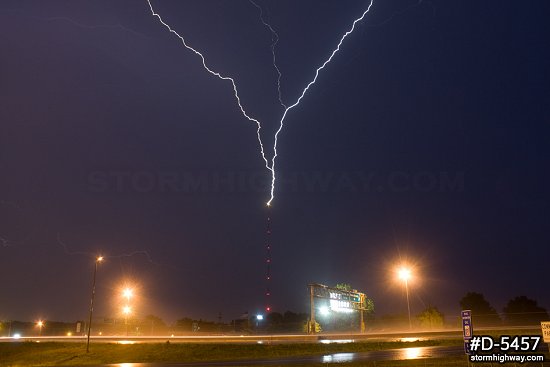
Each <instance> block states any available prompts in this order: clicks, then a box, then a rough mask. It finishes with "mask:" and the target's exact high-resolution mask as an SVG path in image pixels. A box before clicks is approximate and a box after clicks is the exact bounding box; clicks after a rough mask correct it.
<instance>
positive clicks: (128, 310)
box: [122, 305, 132, 336]
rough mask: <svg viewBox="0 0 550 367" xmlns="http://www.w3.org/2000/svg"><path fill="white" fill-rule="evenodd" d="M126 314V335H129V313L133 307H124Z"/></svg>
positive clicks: (123, 311)
mask: <svg viewBox="0 0 550 367" xmlns="http://www.w3.org/2000/svg"><path fill="white" fill-rule="evenodd" d="M122 313H123V314H124V324H125V325H126V336H128V315H129V314H131V313H132V308H131V307H130V306H128V305H126V306H124V307H123V308H122Z"/></svg>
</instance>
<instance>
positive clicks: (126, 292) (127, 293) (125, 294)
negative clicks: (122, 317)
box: [122, 288, 134, 304]
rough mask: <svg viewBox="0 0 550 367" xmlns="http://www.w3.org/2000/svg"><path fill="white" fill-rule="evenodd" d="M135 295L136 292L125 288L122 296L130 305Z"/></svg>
mask: <svg viewBox="0 0 550 367" xmlns="http://www.w3.org/2000/svg"><path fill="white" fill-rule="evenodd" d="M133 295H134V291H133V290H132V289H131V288H124V290H123V291H122V296H123V297H125V298H126V303H127V304H128V303H130V298H132V296H133Z"/></svg>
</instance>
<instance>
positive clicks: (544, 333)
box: [540, 321, 550, 350]
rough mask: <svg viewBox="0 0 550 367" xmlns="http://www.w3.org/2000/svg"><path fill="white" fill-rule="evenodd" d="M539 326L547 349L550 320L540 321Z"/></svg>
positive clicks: (549, 345) (549, 340)
mask: <svg viewBox="0 0 550 367" xmlns="http://www.w3.org/2000/svg"><path fill="white" fill-rule="evenodd" d="M540 328H541V330H542V338H543V339H544V342H545V343H547V344H548V350H550V321H541V322H540Z"/></svg>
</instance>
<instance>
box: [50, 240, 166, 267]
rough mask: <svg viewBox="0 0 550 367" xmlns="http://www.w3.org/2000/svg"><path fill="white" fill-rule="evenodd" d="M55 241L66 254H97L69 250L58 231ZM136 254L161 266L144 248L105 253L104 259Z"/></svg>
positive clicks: (93, 255)
mask: <svg viewBox="0 0 550 367" xmlns="http://www.w3.org/2000/svg"><path fill="white" fill-rule="evenodd" d="M57 243H58V244H59V245H60V246H61V247H62V248H63V251H64V252H65V254H67V255H71V256H72V255H78V256H86V257H89V258H91V259H95V258H96V257H97V254H93V253H91V252H84V251H71V250H69V247H68V246H67V244H66V243H65V242H63V241H62V239H61V234H60V233H59V232H58V233H57ZM136 255H143V256H145V258H146V259H147V261H148V262H149V263H151V264H153V265H157V266H162V264H159V263H157V262H155V261H153V258H152V257H151V255H150V254H149V252H147V251H145V250H137V251H132V252H130V253H122V254H118V255H105V256H104V257H105V258H106V259H120V258H123V257H132V256H136Z"/></svg>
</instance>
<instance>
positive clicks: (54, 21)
mask: <svg viewBox="0 0 550 367" xmlns="http://www.w3.org/2000/svg"><path fill="white" fill-rule="evenodd" d="M152 3H153V5H154V7H155V9H156V10H157V11H158V12H159V13H160V14H161V15H162V16H163V18H164V20H165V21H166V22H168V23H169V24H170V25H171V26H172V27H173V28H174V29H176V30H177V31H178V32H179V33H180V34H181V35H183V36H184V37H185V38H186V39H187V41H188V42H189V44H190V45H192V46H193V47H195V48H196V49H198V50H200V51H201V52H203V53H204V54H205V57H206V59H207V62H208V64H209V66H210V67H211V68H212V69H214V70H216V71H219V72H221V73H222V74H224V75H228V76H231V77H233V78H235V80H236V81H237V84H238V87H239V92H240V95H241V98H242V103H243V105H244V107H245V108H246V110H247V111H248V112H249V113H250V114H251V115H252V116H254V117H256V118H258V119H260V120H261V121H262V123H263V124H264V129H263V130H262V138H263V140H264V143H265V145H266V154H268V156H271V155H272V154H273V149H272V145H273V133H274V131H275V130H276V128H277V127H278V121H279V119H280V117H281V114H282V112H283V109H282V107H281V106H280V105H279V103H278V100H277V87H276V80H277V74H276V72H275V70H274V68H273V65H272V59H271V57H272V55H271V51H270V44H271V41H272V39H271V34H270V32H269V30H268V29H267V28H266V27H264V26H263V25H262V23H261V22H260V18H259V13H258V9H256V8H255V7H254V6H253V5H252V4H251V3H250V2H249V1H248V0H225V1H222V0H209V1H203V0H181V1H175V0H152ZM258 3H259V4H261V5H262V6H263V7H264V9H265V12H266V15H265V16H266V19H268V20H269V22H270V23H271V24H272V26H273V27H274V28H275V29H276V30H277V31H278V33H279V36H280V41H279V44H278V45H277V59H278V65H279V67H280V69H281V72H282V74H283V76H282V79H281V83H282V96H283V100H284V102H285V103H287V104H291V103H294V102H295V101H296V99H297V98H298V96H299V95H300V93H301V91H302V90H303V88H304V86H305V85H306V84H307V83H308V82H309V81H310V80H311V79H312V78H313V76H314V73H315V69H316V68H317V67H318V66H320V65H321V64H322V62H323V61H325V60H326V59H327V57H328V56H329V55H330V52H331V51H332V50H333V49H334V48H335V46H336V45H337V43H338V41H339V39H340V38H341V36H342V35H343V33H344V32H345V31H346V30H347V29H349V27H350V26H351V23H352V22H353V20H354V19H356V18H357V17H359V16H360V15H361V13H362V12H363V11H364V10H365V9H366V7H367V6H368V3H369V2H368V1H365V0H349V1H337V0H326V1H319V0H301V1H287V0H277V1H275V0H264V1H260V0H258ZM549 16H550V3H549V2H548V1H546V0H538V1H536V0H533V1H528V2H518V1H508V0H504V1H420V2H416V1H409V0H407V1H404V0H377V1H375V2H374V5H373V7H372V9H371V12H370V13H369V14H368V15H367V16H366V18H365V20H364V21H363V22H361V23H359V24H358V25H357V28H356V30H355V32H354V33H353V34H352V35H350V36H349V37H348V38H347V39H346V40H345V42H344V44H343V45H342V48H341V51H340V53H338V54H337V55H336V57H335V58H334V59H333V62H332V63H330V64H329V65H328V66H327V67H326V68H325V69H324V70H323V72H322V73H321V75H320V77H319V79H318V81H317V83H316V84H315V85H314V86H313V87H312V88H311V89H310V91H309V93H308V94H307V95H306V97H305V98H304V99H303V100H302V103H301V104H300V106H299V107H297V108H296V109H294V110H292V111H291V112H290V113H289V116H288V118H287V120H286V126H285V128H284V130H283V131H282V133H281V135H280V140H279V145H278V153H279V156H278V160H277V164H278V166H277V174H278V175H279V181H278V184H277V186H276V196H275V200H274V202H273V206H272V207H271V209H270V210H269V212H270V215H271V218H272V228H273V234H272V244H273V254H272V256H273V261H272V278H273V279H272V299H273V300H272V306H273V309H274V310H276V311H282V312H284V311H285V310H288V309H290V310H294V311H301V312H306V311H307V309H308V301H309V300H308V293H307V284H308V283H310V282H317V283H323V284H328V285H335V284H336V283H342V282H345V283H350V284H351V285H352V286H354V287H355V288H357V289H359V290H362V291H364V292H366V293H367V295H368V296H369V297H371V298H372V299H373V300H374V302H375V306H376V310H377V315H384V314H389V313H405V312H406V303H405V299H404V291H403V286H402V284H399V283H397V282H396V281H395V280H394V279H393V278H394V273H392V271H393V267H394V266H395V264H396V263H398V262H399V261H404V262H408V263H410V264H413V265H415V279H414V280H413V281H411V288H410V289H411V295H412V298H411V308H412V312H413V314H416V313H419V312H420V311H421V310H422V309H423V308H424V307H425V305H428V304H433V305H435V306H437V307H438V308H440V309H441V310H442V311H443V312H444V313H445V314H446V315H448V316H454V315H456V314H457V313H458V312H459V303H458V302H459V300H460V298H461V297H462V296H463V295H464V294H465V293H466V292H468V291H477V292H481V293H483V294H484V295H485V296H486V298H487V299H488V300H489V301H490V302H491V304H492V305H493V306H494V307H495V308H497V309H498V310H502V307H503V306H504V305H505V303H506V302H507V300H509V299H510V298H512V297H515V296H518V295H526V296H528V297H530V298H534V299H536V300H537V301H538V302H539V304H540V305H542V306H544V307H546V308H550V295H549V294H548V292H547V290H548V279H547V277H545V276H544V274H545V270H544V269H545V268H547V267H548V259H549V256H550V231H549V230H548V226H549V220H550V194H549V191H548V187H550V174H549V173H548V167H549V161H550V144H549V136H550V90H549V88H550V87H549V86H550V69H549V67H548V66H549V64H550V41H549V37H548V34H550V33H549V29H548V28H549V26H548V17H549ZM0 50H1V51H0V52H1V56H0V167H1V171H0V172H1V176H2V178H1V180H0V237H1V238H2V240H1V242H0V279H1V282H0V319H24V320H34V319H37V318H39V317H41V318H45V319H49V320H66V321H74V320H78V319H84V318H85V317H86V315H87V311H88V305H89V293H90V286H91V277H92V271H93V262H94V261H93V256H94V255H95V254H104V255H105V256H107V259H106V262H105V263H104V264H102V265H101V266H100V268H99V271H98V288H97V298H96V300H97V306H96V309H95V312H96V314H97V315H98V316H107V315H113V314H116V313H117V312H118V309H117V307H118V306H117V302H118V300H119V298H120V297H119V295H118V291H119V289H120V287H121V285H122V284H123V283H124V282H130V283H133V284H134V285H135V286H136V287H137V288H138V289H139V292H138V293H139V297H138V300H137V302H138V303H137V304H136V306H135V309H136V311H137V312H138V314H141V315H145V314H148V313H154V314H156V315H159V316H161V317H163V318H164V319H165V320H167V321H170V322H171V321H174V320H175V319H177V318H180V317H184V316H189V317H196V318H199V317H202V318H206V319H212V320H214V319H216V318H217V316H218V312H219V311H221V312H222V313H223V319H224V320H226V321H227V320H230V319H232V318H235V317H238V316H240V315H241V314H242V313H243V312H244V311H249V312H250V313H256V312H260V311H261V309H262V307H263V306H264V297H263V293H264V287H265V281H264V272H265V240H266V235H265V229H266V218H267V215H268V210H267V208H266V206H265V202H266V201H267V200H268V199H269V183H270V174H269V171H268V170H267V169H266V168H265V166H264V162H263V160H262V158H261V156H260V154H259V145H258V141H257V138H256V127H255V125H254V123H252V122H250V121H248V120H246V119H245V118H244V117H243V116H242V114H241V112H240V111H239V109H238V106H237V104H236V101H235V98H234V96H233V91H232V87H231V84H230V83H229V82H226V81H221V80H219V79H218V78H216V77H214V76H212V75H210V74H208V73H207V72H206V71H205V70H204V68H203V67H202V64H201V60H200V58H199V57H198V56H196V55H195V54H193V53H192V52H190V51H188V50H186V49H185V48H184V47H183V46H182V44H181V43H180V42H179V40H178V39H177V38H176V37H175V36H174V35H172V34H170V33H169V32H168V31H167V30H166V28H164V27H163V26H162V25H161V24H160V23H159V22H158V19H156V18H154V17H153V16H152V15H151V13H150V10H149V7H148V4H147V2H146V1H145V0H143V1H137V0H126V1H110V0H109V1H108V0H103V1H75V0H71V1H43V0H34V1H21V0H17V1H15V0H13V1H10V0H3V1H2V2H1V3H0Z"/></svg>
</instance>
